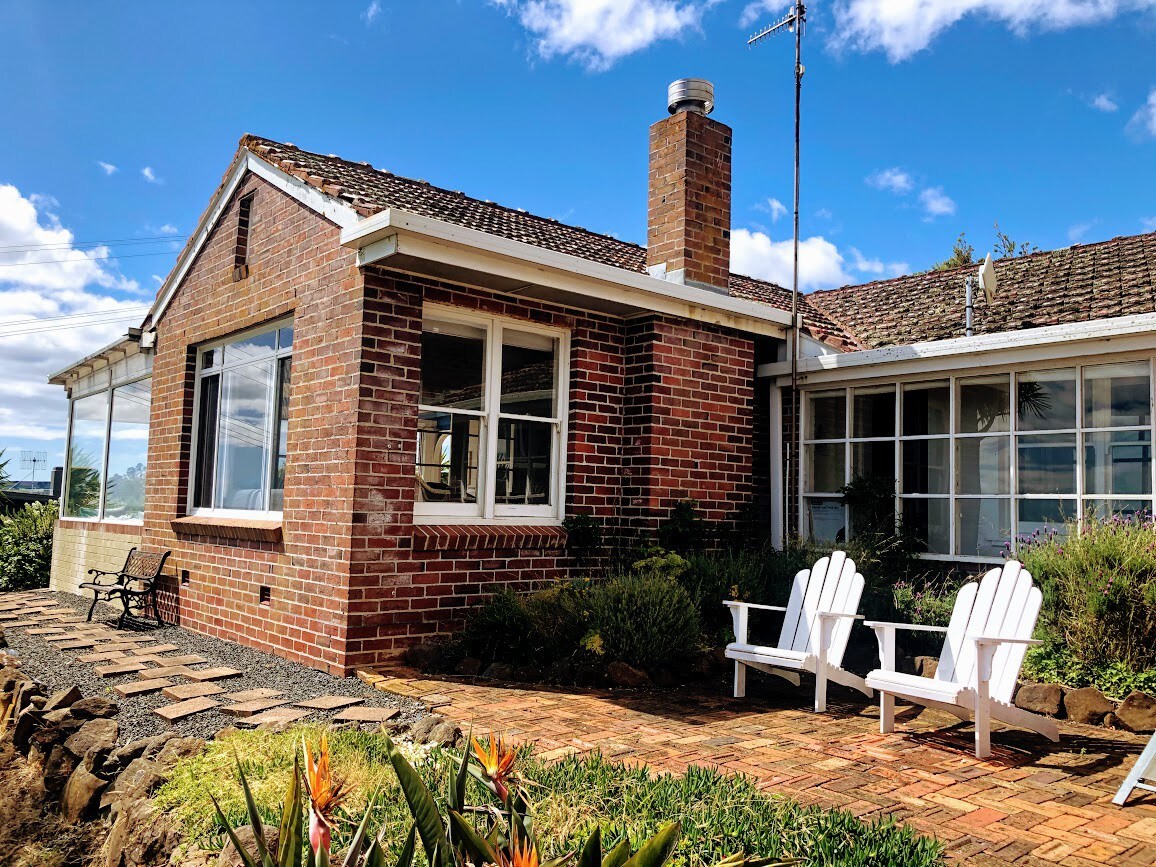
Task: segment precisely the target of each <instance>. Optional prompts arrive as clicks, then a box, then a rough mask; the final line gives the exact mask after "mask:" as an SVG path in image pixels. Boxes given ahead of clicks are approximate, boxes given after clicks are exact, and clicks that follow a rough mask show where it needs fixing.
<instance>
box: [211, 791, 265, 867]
mask: <svg viewBox="0 0 1156 867" xmlns="http://www.w3.org/2000/svg"><path fill="white" fill-rule="evenodd" d="M209 800H210V801H212V802H213V809H215V810H216V811H217V818H218V819H219V820H220V822H221V824H222V825H223V826H224V827H225V834H226V835H227V836H228V838H229V841H230V842H231V843H232V844H233V848H234V849H236V850H237V855H238V857H239V858H240V859H241V863H242V864H244V865H245V867H258V865H257V862H256V861H254V860H253V858H252V857H251V856H250V855H249V853H248V851H247V850H246V849H245V847H244V846H242V845H241V841H240V840H238V839H237V835H236V834H235V833H234V832H233V827H232V826H231V825H230V824H229V820H228V819H226V818H225V814H224V813H222V812H221V805H220V804H218V803H217V799H216V798H214V797H213V796H212V795H209Z"/></svg>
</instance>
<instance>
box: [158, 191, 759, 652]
mask: <svg viewBox="0 0 1156 867" xmlns="http://www.w3.org/2000/svg"><path fill="white" fill-rule="evenodd" d="M252 190H256V193H257V195H256V199H255V201H254V206H253V214H252V225H251V228H250V240H249V251H250V252H249V265H250V267H249V276H247V277H246V278H244V279H242V280H239V281H234V279H233V264H234V263H233V253H234V243H235V228H236V200H237V199H238V198H240V196H242V195H244V194H246V193H247V192H249V191H252ZM426 302H434V303H438V304H448V305H454V306H459V307H464V308H469V309H474V310H482V311H485V312H487V313H490V314H493V315H500V316H506V317H510V318H514V319H519V318H520V319H525V320H529V321H532V322H535V323H539V324H545V325H551V326H555V327H560V328H565V329H567V330H568V331H569V332H570V335H571V338H570V370H571V377H570V379H571V381H570V393H569V417H568V447H567V448H568V451H567V453H568V465H567V478H566V502H567V512H568V513H571V514H573V513H587V514H593V515H595V516H597V517H598V518H600V519H601V520H602V521H603V522H604V526H605V531H606V535H607V537H608V538H611V539H621V538H622V537H623V536H627V535H633V534H636V533H638V532H640V531H642V530H646V529H650V528H652V527H653V526H654V525H655V523H656V522H657V520H658V519H659V518H660V517H661V516H662V515H663V514H665V513H666V511H668V510H669V509H670V507H671V506H672V505H673V504H674V503H675V502H677V501H678V500H681V499H696V500H698V501H700V503H701V504H702V506H703V510H704V513H705V514H706V516H707V517H709V518H711V519H713V520H725V519H729V518H732V517H733V516H734V515H735V513H736V512H737V511H738V510H740V509H741V508H742V507H743V506H744V504H745V503H746V502H747V501H748V500H749V498H750V495H751V471H752V431H751V412H752V410H751V396H752V388H751V382H752V377H753V372H754V364H753V348H752V343H751V341H750V340H749V339H748V338H746V337H743V336H740V335H737V334H735V333H732V332H728V331H726V330H724V329H719V328H713V327H708V326H699V325H694V324H690V323H685V322H681V321H678V320H672V319H666V318H661V317H658V318H652V319H647V320H643V321H635V322H631V323H629V324H628V323H626V322H624V321H623V320H620V319H615V318H613V317H609V316H604V315H601V314H596V313H590V312H586V311H580V310H575V309H568V308H563V307H560V306H557V305H550V304H546V303H543V302H538V301H534V300H530V299H515V298H512V297H508V296H501V295H497V294H495V293H491V292H488V291H486V290H481V289H466V288H463V287H460V286H455V285H450V284H444V283H438V282H436V281H426V280H420V279H416V278H413V277H409V276H405V275H402V274H398V273H395V272H390V271H388V270H385V269H382V268H370V269H367V270H366V272H365V274H364V275H362V274H361V273H360V272H359V271H358V270H357V268H356V267H355V265H354V261H353V255H352V253H350V252H349V251H347V250H344V249H342V248H340V247H339V245H338V229H337V228H336V227H335V226H333V225H332V224H330V223H328V222H327V221H325V220H324V219H322V218H321V217H319V216H317V215H316V214H314V213H312V212H310V211H308V210H306V209H304V208H303V207H301V206H300V205H299V204H298V203H296V202H295V201H294V200H292V199H290V198H288V197H286V196H284V195H283V194H281V193H280V192H279V191H277V190H275V189H274V188H272V187H270V186H268V185H267V184H265V183H264V182H262V181H260V180H258V179H256V178H252V177H250V178H248V179H247V180H246V182H245V183H244V184H242V187H241V189H240V190H239V191H238V192H237V194H236V196H235V197H234V201H233V203H232V204H231V205H230V209H229V210H228V211H227V212H226V214H225V215H224V217H223V218H222V220H221V221H220V224H219V226H218V229H217V231H216V232H215V234H214V235H213V237H212V238H211V239H210V240H209V242H208V243H207V244H206V246H205V248H204V249H203V251H202V252H201V254H200V256H199V257H198V259H197V261H196V263H195V264H194V265H193V267H192V268H191V269H190V271H189V273H188V275H187V277H186V278H185V281H184V284H183V286H182V288H181V291H180V292H179V293H178V294H177V296H176V298H175V299H174V301H173V303H172V305H171V306H170V308H169V310H168V311H167V312H166V314H165V316H164V318H163V319H162V321H161V322H160V323H158V326H157V331H158V339H157V350H156V357H155V360H154V365H153V415H152V428H151V431H150V454H149V458H150V463H149V490H148V496H147V502H146V519H145V525H144V532H143V541H144V544H145V545H147V546H149V547H164V548H171V549H172V550H173V552H174V553H173V557H172V560H171V561H170V566H171V568H170V569H169V570H168V571H170V572H172V573H173V574H175V575H177V576H178V578H179V577H180V576H182V575H183V574H187V576H188V583H187V584H180V585H179V586H174V587H171V588H168V592H167V593H166V594H165V604H166V606H167V607H168V609H169V610H170V612H172V613H173V614H177V615H179V618H180V620H181V622H182V624H183V625H185V626H188V627H190V628H193V629H196V630H198V631H201V632H205V633H208V634H212V635H217V636H220V637H223V638H228V639H232V640H237V641H241V642H244V643H246V644H250V645H254V646H257V647H261V648H263V649H267V650H270V651H272V652H275V653H277V654H279V655H282V656H286V657H289V658H293V659H297V660H300V661H303V662H305V663H307V664H310V665H313V666H317V667H322V668H328V669H330V670H332V671H335V672H342V673H345V672H348V671H349V670H350V669H351V668H353V667H356V666H359V665H371V664H374V663H376V662H380V661H382V660H383V659H385V658H387V657H388V656H390V655H393V654H395V653H397V652H398V651H399V650H400V649H402V648H403V647H405V646H407V645H409V644H412V643H414V642H415V641H418V640H420V639H421V638H422V637H425V636H429V635H431V634H435V633H438V632H446V631H449V630H451V629H453V628H455V627H456V626H458V625H459V624H460V622H461V620H462V617H463V615H464V613H465V610H466V609H467V608H468V607H469V606H470V605H472V604H475V603H476V602H478V601H479V600H481V599H482V598H484V596H485V595H487V594H488V593H490V592H492V590H493V589H494V588H495V587H496V586H499V585H501V586H508V587H511V588H513V589H516V590H525V589H529V588H531V587H534V586H537V585H540V584H542V583H543V582H546V581H549V580H551V579H555V578H558V577H561V576H564V575H566V574H568V573H569V572H570V570H571V569H572V568H573V567H574V563H573V562H572V561H571V560H570V559H569V558H568V557H567V555H566V552H565V549H564V547H562V543H563V541H564V534H561V533H559V532H557V531H556V530H555V531H549V532H545V531H535V532H533V533H529V534H527V533H526V532H523V531H517V530H508V529H507V530H498V531H495V530H488V529H487V530H478V529H476V528H474V529H472V530H469V531H451V530H449V529H445V528H441V529H439V530H438V531H437V532H436V533H435V532H434V531H431V530H429V529H428V528H421V529H415V525H414V521H413V499H414V487H415V486H414V481H413V478H414V469H413V468H414V460H415V456H414V449H415V445H416V421H417V403H418V390H419V382H420V330H421V310H422V305H423V304H424V303H426ZM285 315H292V316H293V320H294V331H295V335H294V351H293V386H292V389H291V398H290V414H289V443H288V445H289V458H288V468H287V473H286V482H285V508H284V520H283V526H282V539H281V540H280V541H249V540H242V539H236V538H230V537H228V536H227V535H226V531H225V530H222V532H221V534H220V535H217V536H214V535H209V536H205V535H203V534H204V532H205V530H204V528H203V527H201V528H198V532H197V534H193V533H190V532H187V531H181V530H179V524H178V525H176V527H177V528H176V529H175V528H174V525H173V523H172V521H173V520H174V519H176V518H179V517H180V516H182V515H184V514H185V512H186V502H185V497H186V488H187V483H188V475H189V471H190V465H191V457H190V447H191V440H192V418H193V405H192V402H193V380H194V356H193V353H192V351H191V350H190V347H193V346H196V345H198V344H201V343H204V342H206V341H209V340H212V339H215V338H219V337H223V336H226V335H229V334H231V333H234V332H236V331H239V330H241V329H244V328H247V327H251V326H254V325H259V324H262V323H266V322H269V321H270V320H272V319H274V318H276V317H279V316H285ZM451 536H454V537H466V536H468V537H467V538H459V539H457V540H456V541H451V539H450V537H451ZM263 586H264V587H268V588H270V595H271V598H270V601H269V602H268V603H267V604H261V603H260V602H259V593H260V589H261V587H263Z"/></svg>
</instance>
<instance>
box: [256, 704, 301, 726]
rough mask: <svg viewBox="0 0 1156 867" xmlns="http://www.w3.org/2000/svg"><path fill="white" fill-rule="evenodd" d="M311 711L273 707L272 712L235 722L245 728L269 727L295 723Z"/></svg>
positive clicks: (264, 712) (268, 711)
mask: <svg viewBox="0 0 1156 867" xmlns="http://www.w3.org/2000/svg"><path fill="white" fill-rule="evenodd" d="M312 713H313V711H311V710H305V709H303V708H297V707H275V708H273V709H272V710H267V711H262V712H261V713H258V714H253V716H251V717H246V718H244V719H239V720H237V722H238V724H240V725H246V726H269V725H277V724H283V723H291V722H296V721H297V720H299V719H305V717H307V716H309V715H311V714H312Z"/></svg>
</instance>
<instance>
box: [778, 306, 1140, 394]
mask: <svg viewBox="0 0 1156 867" xmlns="http://www.w3.org/2000/svg"><path fill="white" fill-rule="evenodd" d="M1154 333H1156V313H1139V314H1136V315H1133V316H1117V317H1113V318H1111V319H1096V320H1092V321H1090V322H1075V323H1069V324H1066V325H1047V326H1044V327H1042V328H1032V329H1028V330H1024V331H1000V332H996V333H994V334H982V335H979V336H976V337H954V338H951V339H950V340H931V341H926V342H923V343H911V344H908V345H906V346H885V347H882V348H879V349H865V350H860V351H857V352H846V353H841V354H835V355H822V356H817V357H811V358H804V359H801V360H800V362H799V372H800V374H802V375H803V376H804V377H805V381H806V382H810V383H822V382H832V381H843V380H847V379H866V378H868V377H878V376H900V375H906V374H913V373H933V372H937V371H938V372H944V371H949V370H966V369H972V368H980V367H991V366H996V365H1006V364H1014V363H1026V362H1032V361H1046V360H1049V359H1053V358H1058V357H1068V356H1076V355H1101V354H1107V353H1118V352H1128V351H1132V350H1150V349H1152V347H1153V334H1154ZM1073 343H1076V344H1079V345H1078V346H1072V344H1073ZM1059 344H1064V347H1063V349H1062V350H1059V351H1057V347H1058V345H1059ZM758 375H759V376H760V377H772V378H775V379H777V380H779V381H780V382H783V381H785V380H786V379H787V377H789V376H790V364H789V363H787V362H774V363H771V364H763V365H760V366H759V369H758Z"/></svg>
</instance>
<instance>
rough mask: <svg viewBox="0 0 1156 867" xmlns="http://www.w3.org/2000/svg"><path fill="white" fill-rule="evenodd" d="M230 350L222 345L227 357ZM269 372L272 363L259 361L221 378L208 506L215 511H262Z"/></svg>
mask: <svg viewBox="0 0 1156 867" xmlns="http://www.w3.org/2000/svg"><path fill="white" fill-rule="evenodd" d="M229 349H232V347H231V346H230V347H226V353H225V357H226V359H227V358H228V350H229ZM274 370H275V367H274V364H273V362H272V361H259V362H256V363H254V364H246V365H244V366H242V367H239V368H235V369H233V370H226V371H225V372H224V373H222V374H221V383H222V385H221V410H220V416H221V421H220V428H219V431H218V439H217V467H216V479H215V484H214V486H213V491H214V497H213V505H214V506H215V507H216V508H218V509H258V510H260V509H265V508H266V505H265V489H266V484H267V477H268V472H269V467H270V466H271V456H270V454H269V432H270V425H271V423H272V420H271V418H270V411H271V409H272V407H271V406H270V403H271V401H270V394H271V392H272V390H273V375H274Z"/></svg>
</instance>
